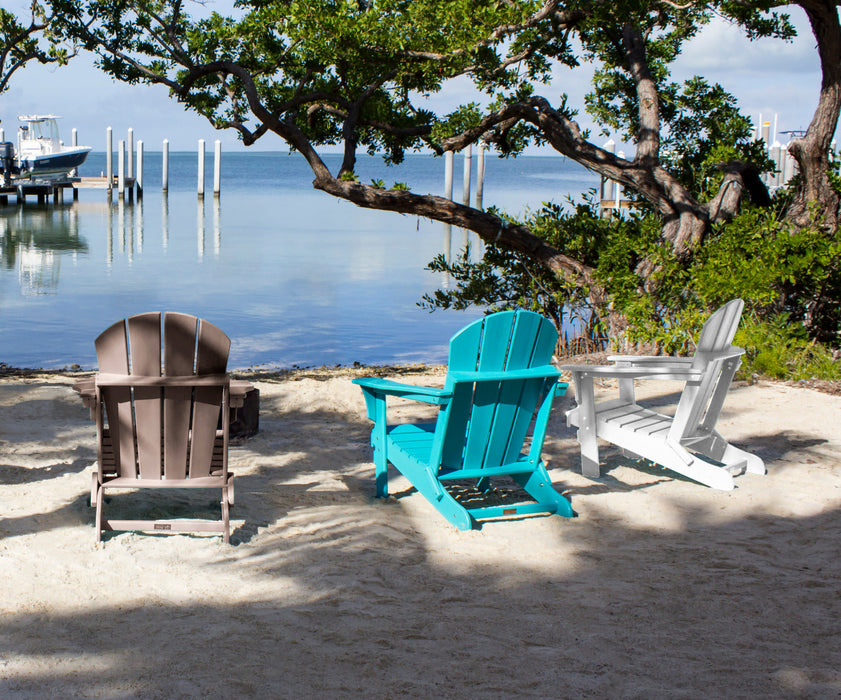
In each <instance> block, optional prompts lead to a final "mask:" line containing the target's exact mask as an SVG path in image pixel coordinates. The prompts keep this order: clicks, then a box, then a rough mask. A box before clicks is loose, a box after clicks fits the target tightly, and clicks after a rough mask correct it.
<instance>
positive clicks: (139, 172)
mask: <svg viewBox="0 0 841 700" xmlns="http://www.w3.org/2000/svg"><path fill="white" fill-rule="evenodd" d="M135 184H136V186H137V201H138V202H139V201H140V200H141V199H143V141H142V140H138V142H137V177H136V178H135Z"/></svg>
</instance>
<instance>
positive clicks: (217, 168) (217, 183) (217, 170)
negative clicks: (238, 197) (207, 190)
mask: <svg viewBox="0 0 841 700" xmlns="http://www.w3.org/2000/svg"><path fill="white" fill-rule="evenodd" d="M221 191H222V142H221V141H220V140H219V139H216V141H215V142H214V143H213V196H214V197H218V196H219V193H220V192H221Z"/></svg>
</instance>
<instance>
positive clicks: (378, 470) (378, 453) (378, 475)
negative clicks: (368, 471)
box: [374, 445, 388, 498]
mask: <svg viewBox="0 0 841 700" xmlns="http://www.w3.org/2000/svg"><path fill="white" fill-rule="evenodd" d="M374 481H375V486H376V490H375V494H374V495H375V496H376V497H377V498H388V459H387V458H386V455H385V450H384V449H383V448H382V447H381V446H379V445H376V446H374Z"/></svg>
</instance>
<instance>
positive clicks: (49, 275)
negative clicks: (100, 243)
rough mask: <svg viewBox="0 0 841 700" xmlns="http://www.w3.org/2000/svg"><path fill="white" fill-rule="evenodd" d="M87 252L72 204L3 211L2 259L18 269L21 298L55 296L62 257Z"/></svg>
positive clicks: (9, 267) (0, 211)
mask: <svg viewBox="0 0 841 700" xmlns="http://www.w3.org/2000/svg"><path fill="white" fill-rule="evenodd" d="M87 252H88V244H87V242H86V241H85V239H84V238H83V237H82V236H80V235H79V217H78V212H77V211H76V209H75V207H74V206H73V205H72V204H71V205H67V206H48V207H33V206H19V207H14V208H0V259H2V261H3V266H4V267H5V268H6V269H7V270H14V269H17V271H18V283H19V285H20V291H21V294H23V295H25V296H34V295H41V294H55V293H56V292H57V290H58V284H59V277H60V273H61V258H62V256H66V255H71V256H74V257H75V256H76V255H77V254H78V253H83V254H86V253H87Z"/></svg>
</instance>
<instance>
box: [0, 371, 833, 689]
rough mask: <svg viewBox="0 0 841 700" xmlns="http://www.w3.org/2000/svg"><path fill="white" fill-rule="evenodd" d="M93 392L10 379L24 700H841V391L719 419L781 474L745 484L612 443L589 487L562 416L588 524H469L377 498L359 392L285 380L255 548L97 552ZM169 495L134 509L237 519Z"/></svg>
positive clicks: (123, 539) (242, 544)
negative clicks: (708, 481) (629, 452)
mask: <svg viewBox="0 0 841 700" xmlns="http://www.w3.org/2000/svg"><path fill="white" fill-rule="evenodd" d="M316 376H317V375H316ZM404 379H405V377H404ZM409 380H410V381H416V382H418V383H430V382H431V383H435V382H438V383H440V381H441V376H440V373H437V374H433V375H432V376H421V375H417V376H410V377H409ZM71 381H72V380H70V379H67V378H65V377H61V376H48V377H39V378H33V379H20V378H18V379H5V380H3V381H0V486H2V488H0V582H2V596H0V612H2V617H0V697H2V698H35V697H46V696H54V697H69V696H81V697H87V696H91V697H112V698H113V697H116V698H122V697H143V698H173V697H199V696H200V697H256V698H287V697H288V698H338V697H363V696H364V697H366V698H397V697H444V698H450V697H452V698H456V697H459V698H461V697H488V698H491V697H494V698H495V697H579V696H584V697H588V696H589V697H613V698H619V697H622V698H635V697H638V698H657V697H670V698H671V697H687V698H694V697H700V696H709V697H728V698H732V697H809V698H815V697H833V698H834V697H838V696H839V694H841V555H839V552H841V544H839V543H841V460H839V454H841V431H839V426H841V397H836V396H829V395H827V394H822V393H818V392H815V391H812V390H809V389H800V388H794V387H789V386H783V385H776V384H761V385H754V386H738V387H735V388H734V389H732V390H731V393H730V395H729V397H728V401H727V403H726V404H725V411H724V415H723V418H722V421H721V422H720V424H719V428H720V430H721V431H722V432H723V433H724V434H725V435H726V436H727V437H728V438H730V439H732V440H733V441H734V442H736V443H737V444H739V445H740V446H742V447H746V448H748V449H750V450H753V451H755V452H757V453H758V454H759V455H760V456H761V457H763V458H764V459H765V460H766V462H767V465H768V469H769V474H768V475H767V476H765V477H760V476H755V475H745V476H742V477H739V478H738V479H737V489H736V490H735V491H732V492H729V493H722V492H716V491H712V490H710V489H707V488H706V487H703V486H700V485H698V484H695V483H692V482H689V481H684V480H679V479H674V478H671V477H670V476H669V475H668V474H667V473H664V472H661V471H655V470H644V469H640V468H637V467H636V466H635V465H633V464H632V463H630V462H627V461H626V460H624V459H623V458H621V457H620V456H619V455H618V454H617V453H616V452H615V451H612V450H607V451H605V453H604V456H603V459H604V458H606V459H607V465H606V467H605V466H603V476H602V478H601V479H599V480H590V479H586V478H584V477H582V476H581V475H580V474H579V473H577V444H576V443H575V441H574V440H573V439H572V434H571V432H570V431H569V430H568V429H567V428H566V427H565V426H564V422H563V416H562V412H563V408H564V407H565V406H566V404H567V403H568V401H569V399H568V398H567V399H564V400H561V401H559V402H558V404H557V405H556V409H555V412H554V415H553V418H552V427H551V430H550V439H549V440H548V441H547V445H546V450H545V453H546V456H547V458H548V460H549V463H550V473H551V475H552V478H553V480H554V481H555V485H556V487H557V488H559V489H560V490H564V491H568V492H569V494H570V496H571V498H572V503H573V506H574V508H575V509H576V511H577V512H578V514H579V517H577V518H574V519H562V518H559V517H548V518H547V517H539V518H528V519H522V520H512V521H507V522H494V523H488V524H485V525H484V526H483V528H482V529H481V530H476V531H472V532H458V531H456V530H454V529H453V528H451V527H450V526H449V525H448V524H447V523H446V522H445V521H444V520H443V519H442V518H440V516H438V515H437V513H435V511H434V510H433V509H432V508H431V506H429V504H427V503H426V501H424V500H423V498H422V497H420V496H418V495H417V494H416V493H414V492H413V491H411V490H410V489H409V487H408V483H407V482H406V481H405V480H403V479H402V477H400V475H399V474H397V473H396V472H395V473H393V475H392V483H391V489H392V493H394V494H395V496H396V497H393V498H391V499H389V500H388V501H387V502H375V501H374V499H373V498H372V496H373V479H372V473H373V468H372V466H371V464H370V448H369V447H368V434H369V423H368V422H367V420H366V419H365V417H364V407H363V402H362V397H361V392H359V390H358V388H357V387H355V386H352V385H351V384H350V377H349V376H346V374H342V373H338V374H335V375H331V374H329V373H327V374H324V375H323V376H321V377H319V378H303V379H298V380H294V379H288V378H287V379H273V378H265V379H263V380H260V381H257V382H256V384H257V386H258V387H259V388H260V391H261V399H262V400H261V432H260V434H259V435H258V436H256V437H254V438H252V439H251V440H249V441H247V442H245V443H244V444H242V445H239V446H236V447H234V448H232V450H231V464H232V469H233V470H234V471H235V472H236V474H237V506H236V508H235V510H234V518H235V520H234V524H235V528H236V529H235V532H234V534H233V536H232V539H233V542H234V546H224V545H222V544H221V542H220V539H219V538H218V537H204V536H187V535H170V536H152V535H144V534H134V533H115V534H111V535H109V536H108V537H107V540H106V542H105V544H104V546H103V547H102V548H99V549H97V548H96V547H95V545H94V533H93V527H92V519H93V511H92V509H91V508H90V507H89V506H88V504H87V498H88V492H89V484H90V472H91V464H92V463H93V461H94V458H95V448H94V428H93V424H92V423H91V422H90V420H89V418H88V415H87V412H86V411H85V410H84V409H83V408H82V407H81V404H80V402H79V401H78V399H77V398H76V396H75V394H73V393H72V391H71V390H70V383H71ZM655 388H656V389H657V390H659V391H661V392H662V391H665V392H666V395H663V396H661V395H657V396H655V397H654V400H655V401H656V402H657V403H667V402H668V401H669V400H671V399H673V398H674V394H668V392H670V391H674V390H675V388H676V385H669V386H666V387H663V386H659V387H655ZM601 391H604V389H602V390H601ZM400 411H401V413H403V414H404V415H406V416H409V415H416V414H417V411H416V409H414V408H410V407H406V408H402V409H400ZM160 496H161V494H159V493H156V494H145V493H144V494H140V495H139V496H136V497H134V498H133V499H131V502H130V503H129V502H128V500H126V503H122V502H121V503H120V505H119V506H118V505H115V506H114V507H121V508H125V509H127V510H129V511H130V510H132V509H135V508H141V507H143V506H146V505H149V504H152V503H155V504H159V505H158V507H159V508H160V513H161V514H162V515H167V514H169V512H170V511H177V510H185V511H189V512H192V513H196V512H205V511H206V512H207V513H208V514H211V513H214V512H218V510H217V506H216V505H215V504H213V503H212V500H213V497H212V496H211V495H209V494H204V495H200V496H198V497H196V496H193V497H192V499H193V500H190V501H185V500H183V497H180V496H172V497H170V500H169V501H168V502H167V503H166V504H160V500H159V499H160ZM120 498H121V497H120V496H116V497H115V499H120ZM129 498H131V497H129ZM150 499H151V500H150Z"/></svg>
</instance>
